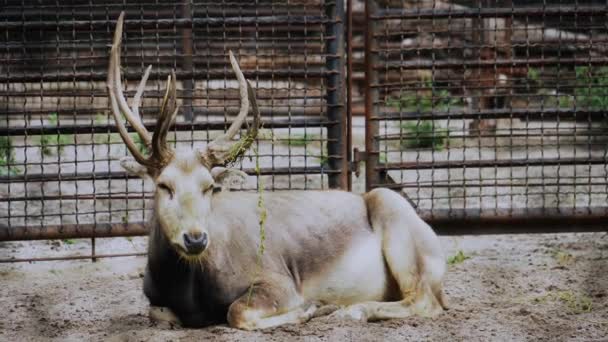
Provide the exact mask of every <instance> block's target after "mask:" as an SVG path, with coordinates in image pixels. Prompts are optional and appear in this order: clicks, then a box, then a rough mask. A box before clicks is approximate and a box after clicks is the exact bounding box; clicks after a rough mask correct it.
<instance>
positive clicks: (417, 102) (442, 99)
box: [386, 80, 462, 112]
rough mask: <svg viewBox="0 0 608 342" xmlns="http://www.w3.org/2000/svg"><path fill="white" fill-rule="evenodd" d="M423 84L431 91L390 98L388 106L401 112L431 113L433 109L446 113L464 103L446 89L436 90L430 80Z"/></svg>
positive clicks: (408, 93)
mask: <svg viewBox="0 0 608 342" xmlns="http://www.w3.org/2000/svg"><path fill="white" fill-rule="evenodd" d="M423 84H424V86H425V87H426V88H430V89H431V90H429V91H416V92H407V93H406V94H405V95H403V96H401V97H400V98H398V99H395V98H389V99H388V100H386V105H387V106H391V107H395V108H397V109H398V110H399V111H412V112H413V111H420V112H429V111H432V110H433V109H435V110H440V111H446V110H448V109H449V108H450V107H453V106H457V105H460V104H461V102H462V101H461V100H460V98H458V97H452V96H451V95H450V92H449V91H447V90H445V89H441V90H437V89H435V87H433V83H432V82H431V81H430V80H427V81H424V83H423Z"/></svg>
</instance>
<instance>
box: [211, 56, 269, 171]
mask: <svg viewBox="0 0 608 342" xmlns="http://www.w3.org/2000/svg"><path fill="white" fill-rule="evenodd" d="M228 52H229V55H230V64H231V65H232V70H234V73H235V74H236V78H237V80H238V82H239V94H240V98H241V108H240V110H239V114H238V115H237V116H236V118H235V119H234V121H233V122H232V124H231V125H230V127H229V128H228V130H227V131H226V133H225V134H223V135H221V136H219V137H217V138H215V139H214V140H213V141H212V142H210V143H209V144H208V145H207V148H206V149H205V150H202V151H201V157H202V159H203V161H204V162H205V163H206V164H208V165H209V166H215V165H227V164H230V163H233V162H235V161H236V160H238V159H239V158H241V157H242V156H243V154H244V153H245V152H246V151H247V149H248V148H249V147H250V146H251V144H253V141H254V140H255V138H256V136H257V134H258V130H259V127H260V112H259V110H258V105H257V101H256V98H255V91H254V90H253V88H252V87H251V84H250V83H249V82H248V81H247V80H246V79H245V75H243V72H242V71H241V68H240V67H239V63H238V62H237V61H236V58H234V55H233V54H232V51H228ZM250 103H251V104H252V108H253V125H252V126H251V127H249V129H248V130H247V133H246V134H245V135H244V136H243V137H242V138H241V140H239V141H238V142H235V143H233V144H230V143H229V141H230V140H231V139H232V138H234V136H235V135H236V133H237V132H238V131H239V130H240V128H241V126H242V125H243V123H244V122H245V119H246V118H247V114H248V113H249V104H250Z"/></svg>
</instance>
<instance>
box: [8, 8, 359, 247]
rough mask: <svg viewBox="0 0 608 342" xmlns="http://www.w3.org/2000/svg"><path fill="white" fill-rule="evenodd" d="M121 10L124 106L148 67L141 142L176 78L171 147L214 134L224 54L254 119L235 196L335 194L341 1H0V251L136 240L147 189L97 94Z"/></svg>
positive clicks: (229, 91)
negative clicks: (247, 94) (127, 163)
mask: <svg viewBox="0 0 608 342" xmlns="http://www.w3.org/2000/svg"><path fill="white" fill-rule="evenodd" d="M121 11H125V13H126V16H125V18H126V19H125V32H124V35H123V46H122V59H121V62H122V66H123V70H122V73H123V76H124V80H123V84H125V94H126V95H127V97H129V98H130V97H132V96H133V95H134V92H135V88H136V86H137V84H138V81H139V79H140V78H141V76H142V75H143V73H144V70H145V68H146V67H147V66H148V65H152V73H151V75H150V79H149V82H148V85H147V87H146V91H145V93H144V100H143V103H142V106H141V111H142V116H143V121H144V124H145V125H146V126H147V127H148V129H149V130H150V131H151V130H152V129H153V126H154V124H155V121H156V114H157V113H158V111H159V106H160V102H161V100H162V97H163V92H164V89H165V85H164V82H165V80H166V77H167V75H169V74H170V72H171V70H175V71H176V75H177V80H178V98H179V100H178V101H179V104H180V105H181V108H182V109H181V111H180V113H179V115H178V117H177V119H176V123H175V125H174V128H173V130H172V132H171V133H170V134H169V141H170V143H171V144H173V145H176V146H177V145H184V146H194V147H198V146H204V145H205V144H206V143H207V142H208V141H209V140H210V139H213V138H214V137H216V136H218V135H220V134H222V133H223V131H224V130H225V129H226V128H227V127H228V126H229V124H230V123H231V121H232V118H233V117H234V116H235V115H236V113H237V112H238V108H239V95H238V88H237V81H236V79H235V76H234V74H233V72H232V70H231V68H230V64H229V62H228V51H229V50H232V51H233V52H234V53H235V55H236V57H237V59H238V60H239V63H240V66H241V69H242V70H243V72H244V74H245V76H246V77H247V78H248V79H249V80H250V81H251V83H252V85H253V86H254V88H255V89H256V95H257V99H258V104H259V106H260V111H261V114H262V128H263V129H262V130H261V132H260V134H259V136H258V139H257V141H256V143H255V144H254V148H253V150H252V151H250V152H249V154H248V155H247V157H246V158H244V159H243V161H242V162H241V164H240V165H239V167H241V168H242V169H243V170H245V171H246V172H248V173H249V174H250V175H252V176H251V177H250V179H249V180H248V182H247V183H246V184H245V185H244V186H243V187H242V189H243V190H255V189H256V187H257V186H258V183H257V181H256V175H257V174H260V175H261V177H262V178H263V185H264V187H265V188H266V189H268V190H282V189H324V188H328V187H343V186H344V184H346V182H345V179H344V176H345V175H346V172H347V168H345V167H343V166H344V163H345V161H346V157H345V151H346V146H345V145H344V144H345V130H344V129H343V122H344V117H345V115H346V113H345V112H344V108H343V103H342V102H343V101H344V96H343V91H344V89H343V81H342V79H343V76H344V75H343V73H344V71H343V61H342V60H343V53H342V51H341V49H343V37H342V32H343V28H342V25H343V24H342V21H343V20H342V17H343V11H344V10H343V4H342V2H341V1H323V0H310V1H309V0H302V1H279V2H277V1H270V2H261V3H256V2H251V1H230V2H225V1H220V2H206V1H173V2H170V1H154V0H140V1H84V0H83V1H80V0H73V1H36V2H31V1H11V0H4V1H3V2H2V10H1V11H0V28H1V29H0V32H1V33H2V34H1V37H0V113H1V116H0V139H1V140H0V240H16V239H41V238H59V237H61V238H68V237H99V236H120V235H138V234H142V233H144V232H145V229H144V226H143V224H142V222H144V221H146V219H147V218H148V216H149V214H150V202H149V200H150V198H151V190H152V187H151V186H152V184H151V182H145V181H143V180H141V179H138V178H133V177H130V176H127V174H126V173H125V172H123V170H122V169H121V167H120V165H119V162H118V160H119V159H120V158H121V157H123V156H125V155H127V154H128V152H127V150H126V148H125V146H124V144H123V142H122V141H121V139H120V137H119V135H118V133H117V130H116V128H115V126H114V122H113V118H112V117H111V115H110V112H109V104H108V98H107V91H106V83H105V80H106V77H107V75H106V74H107V72H106V70H107V67H108V54H109V45H110V44H111V39H112V34H113V31H114V28H115V23H116V19H117V18H118V15H119V13H120V12H121ZM133 137H134V139H136V140H137V136H136V134H135V133H133ZM140 148H141V149H145V148H146V146H145V144H143V143H140ZM258 161H259V165H260V169H259V171H257V172H256V162H258Z"/></svg>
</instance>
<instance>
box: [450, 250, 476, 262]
mask: <svg viewBox="0 0 608 342" xmlns="http://www.w3.org/2000/svg"><path fill="white" fill-rule="evenodd" d="M467 259H471V257H470V256H468V255H465V254H464V252H463V251H462V250H459V251H458V253H456V254H454V255H453V256H451V257H449V258H448V265H456V264H460V263H463V262H464V261H465V260H467Z"/></svg>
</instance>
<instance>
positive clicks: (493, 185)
mask: <svg viewBox="0 0 608 342" xmlns="http://www.w3.org/2000/svg"><path fill="white" fill-rule="evenodd" d="M490 182H491V180H488V181H487V183H480V182H471V181H469V180H467V181H466V182H465V183H464V186H463V183H462V181H461V182H459V183H456V181H453V182H452V183H445V182H442V181H431V182H429V184H421V183H422V182H420V183H411V182H404V183H392V184H386V183H382V184H373V187H384V188H389V189H404V188H413V189H417V188H421V189H423V188H426V189H433V188H451V189H458V188H465V187H466V188H481V187H488V188H498V187H514V188H525V187H557V186H569V187H582V186H587V187H589V186H607V185H608V182H584V183H583V182H529V181H527V180H526V181H525V182H524V183H515V182H512V181H510V182H504V183H496V182H495V183H490ZM597 193H598V194H601V192H597ZM492 196H501V195H495V194H492ZM504 196H510V194H505V195H504ZM435 198H436V197H435Z"/></svg>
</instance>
